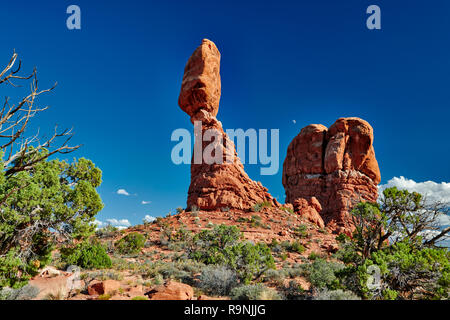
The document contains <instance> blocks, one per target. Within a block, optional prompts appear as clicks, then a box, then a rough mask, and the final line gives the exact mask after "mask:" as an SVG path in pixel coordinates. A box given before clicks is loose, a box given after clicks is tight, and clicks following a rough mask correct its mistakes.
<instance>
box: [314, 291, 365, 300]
mask: <svg viewBox="0 0 450 320" xmlns="http://www.w3.org/2000/svg"><path fill="white" fill-rule="evenodd" d="M314 299H315V300H361V298H360V297H358V296H357V295H355V294H354V293H353V292H351V291H344V290H342V289H337V290H328V289H323V290H321V291H319V293H318V294H317V295H316V296H315V297H314Z"/></svg>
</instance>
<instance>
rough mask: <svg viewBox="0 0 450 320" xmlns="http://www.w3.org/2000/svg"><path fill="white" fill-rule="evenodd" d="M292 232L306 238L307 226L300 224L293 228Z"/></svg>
mask: <svg viewBox="0 0 450 320" xmlns="http://www.w3.org/2000/svg"><path fill="white" fill-rule="evenodd" d="M294 233H295V235H296V236H297V237H300V238H307V237H308V227H307V226H305V225H304V224H301V225H299V226H297V228H295V230H294Z"/></svg>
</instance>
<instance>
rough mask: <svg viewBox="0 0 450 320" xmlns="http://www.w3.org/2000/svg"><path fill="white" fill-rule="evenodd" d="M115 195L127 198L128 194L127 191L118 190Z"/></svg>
mask: <svg viewBox="0 0 450 320" xmlns="http://www.w3.org/2000/svg"><path fill="white" fill-rule="evenodd" d="M117 194H121V195H124V196H129V195H130V194H129V193H128V192H127V190H125V189H119V190H117Z"/></svg>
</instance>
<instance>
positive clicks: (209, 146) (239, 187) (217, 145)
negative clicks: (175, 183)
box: [178, 39, 279, 210]
mask: <svg viewBox="0 0 450 320" xmlns="http://www.w3.org/2000/svg"><path fill="white" fill-rule="evenodd" d="M220 94H221V82H220V52H219V50H218V49H217V47H216V45H215V44H214V43H213V42H212V41H210V40H207V39H204V40H203V41H202V44H201V45H200V46H199V47H198V48H197V49H196V50H195V51H194V53H193V54H192V56H191V57H190V58H189V60H188V62H187V64H186V67H185V69H184V76H183V82H182V85H181V92H180V96H179V99H178V104H179V106H180V108H181V109H182V110H183V111H184V112H186V113H187V114H188V115H189V116H190V117H191V122H192V123H193V124H194V125H196V126H197V125H198V127H197V128H196V129H195V130H194V135H195V144H194V153H193V157H192V162H191V184H190V187H189V191H188V200H187V206H188V208H192V207H193V206H196V207H197V208H199V209H202V210H217V209H221V208H229V209H240V210H246V209H250V208H251V207H252V206H253V205H254V204H256V203H260V202H264V201H267V202H270V203H271V204H272V205H275V206H278V205H279V204H278V202H277V201H276V200H275V199H274V198H273V197H272V196H271V195H270V194H269V193H268V192H267V189H266V188H265V187H263V186H262V185H261V183H260V182H255V181H253V180H251V179H250V178H249V176H248V175H247V174H246V173H245V171H244V167H243V165H242V163H241V161H240V159H239V158H238V156H237V153H236V148H235V146H234V143H233V141H231V140H230V139H229V138H228V136H227V135H226V133H225V132H224V130H223V128H222V124H221V122H220V121H218V120H217V119H216V115H217V113H218V111H219V101H220Z"/></svg>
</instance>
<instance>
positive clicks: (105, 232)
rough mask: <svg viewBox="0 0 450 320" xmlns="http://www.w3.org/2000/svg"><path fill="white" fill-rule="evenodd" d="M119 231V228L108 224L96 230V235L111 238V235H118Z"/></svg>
mask: <svg viewBox="0 0 450 320" xmlns="http://www.w3.org/2000/svg"><path fill="white" fill-rule="evenodd" d="M118 233H119V229H117V228H116V227H114V226H112V225H110V224H108V225H107V226H105V227H103V228H100V229H98V230H97V231H96V232H95V235H96V236H97V238H109V237H114V236H116V235H117V234H118Z"/></svg>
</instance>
